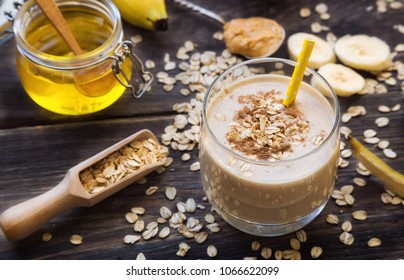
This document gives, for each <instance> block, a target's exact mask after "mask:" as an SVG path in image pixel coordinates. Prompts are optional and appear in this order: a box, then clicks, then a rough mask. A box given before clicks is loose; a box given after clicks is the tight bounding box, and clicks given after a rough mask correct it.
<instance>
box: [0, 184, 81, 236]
mask: <svg viewBox="0 0 404 280" xmlns="http://www.w3.org/2000/svg"><path fill="white" fill-rule="evenodd" d="M67 177H68V176H66V177H65V178H64V179H63V180H62V182H60V183H59V184H58V185H57V186H56V187H54V188H53V189H51V190H49V191H48V192H46V193H44V194H42V195H39V196H37V197H34V198H32V199H30V200H27V201H25V202H22V203H20V204H17V205H15V206H13V207H11V208H9V209H7V210H6V211H4V212H3V213H2V214H1V216H0V227H1V229H2V230H3V233H4V235H5V237H6V238H7V239H8V240H11V241H17V240H21V239H24V238H25V237H27V236H28V235H30V234H31V233H33V232H35V231H36V230H37V229H38V228H39V227H41V226H42V225H44V224H46V222H48V221H49V220H50V219H52V218H53V217H55V216H56V215H58V214H60V213H62V212H63V211H66V210H68V209H71V208H75V207H79V206H84V203H83V202H82V201H81V198H78V197H76V196H73V195H72V194H70V193H69V192H68V183H69V179H68V178H67Z"/></svg>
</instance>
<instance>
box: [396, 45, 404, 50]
mask: <svg viewBox="0 0 404 280" xmlns="http://www.w3.org/2000/svg"><path fill="white" fill-rule="evenodd" d="M394 50H395V51H396V52H404V44H398V45H396V46H395V47H394Z"/></svg>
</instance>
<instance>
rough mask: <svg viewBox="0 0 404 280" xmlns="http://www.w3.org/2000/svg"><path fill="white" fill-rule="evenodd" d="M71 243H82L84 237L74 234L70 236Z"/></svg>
mask: <svg viewBox="0 0 404 280" xmlns="http://www.w3.org/2000/svg"><path fill="white" fill-rule="evenodd" d="M70 243H72V244H73V245H80V244H81V243H83V237H81V236H80V235H77V234H73V235H72V236H71V237H70Z"/></svg>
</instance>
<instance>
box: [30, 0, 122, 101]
mask: <svg viewBox="0 0 404 280" xmlns="http://www.w3.org/2000/svg"><path fill="white" fill-rule="evenodd" d="M35 2H36V3H37V5H38V6H39V8H41V10H42V12H43V13H44V14H45V16H46V17H47V18H48V20H49V21H50V23H51V24H52V26H53V27H54V28H55V29H56V31H57V32H58V33H59V35H60V36H61V37H62V38H63V40H64V41H65V42H66V44H67V45H68V46H69V47H70V49H71V50H72V51H73V53H74V55H76V56H77V55H82V54H84V51H83V50H82V49H81V48H80V45H79V44H78V42H77V40H76V38H74V35H73V33H72V31H71V30H70V28H69V25H68V24H67V22H66V20H65V18H64V17H63V15H62V13H61V11H60V10H59V8H58V6H57V5H56V3H55V1H54V0H35ZM102 73H104V68H103V67H100V68H98V69H97V68H96V67H95V68H92V69H91V70H80V71H77V73H76V74H75V75H74V77H73V78H74V81H75V83H76V88H77V89H78V90H79V91H80V92H81V93H82V94H84V95H87V96H90V97H98V96H103V95H105V94H107V93H108V92H109V91H110V90H111V89H112V88H113V87H114V86H115V83H116V82H117V81H116V79H115V76H114V75H113V72H112V71H110V72H109V73H108V74H107V75H105V76H104V77H102V78H100V76H101V75H102Z"/></svg>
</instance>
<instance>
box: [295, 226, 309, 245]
mask: <svg viewBox="0 0 404 280" xmlns="http://www.w3.org/2000/svg"><path fill="white" fill-rule="evenodd" d="M296 237H297V239H298V240H299V241H300V243H304V242H306V241H307V234H306V232H305V231H304V230H303V229H301V230H298V231H296Z"/></svg>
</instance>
